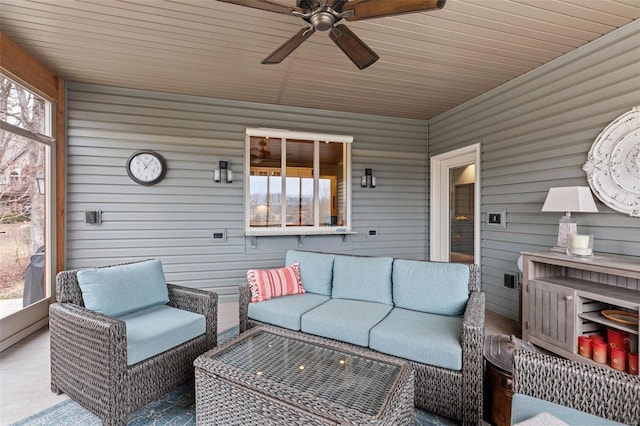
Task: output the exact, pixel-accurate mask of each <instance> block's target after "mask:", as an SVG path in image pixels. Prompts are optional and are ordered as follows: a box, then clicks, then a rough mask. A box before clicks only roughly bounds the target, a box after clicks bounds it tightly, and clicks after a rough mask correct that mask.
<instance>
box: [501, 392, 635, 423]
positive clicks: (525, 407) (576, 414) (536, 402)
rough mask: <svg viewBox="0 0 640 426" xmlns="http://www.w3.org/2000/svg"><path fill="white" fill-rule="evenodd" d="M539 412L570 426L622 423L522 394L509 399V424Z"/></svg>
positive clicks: (519, 421) (530, 417) (526, 418)
mask: <svg viewBox="0 0 640 426" xmlns="http://www.w3.org/2000/svg"><path fill="white" fill-rule="evenodd" d="M539 413H549V414H551V415H552V416H554V417H556V418H558V419H560V420H562V421H563V422H565V423H567V424H569V425H572V426H574V425H575V426H607V425H622V424H623V423H618V422H614V421H613V420H609V419H605V418H602V417H598V416H594V415H593V414H589V413H585V412H584V411H579V410H576V409H573V408H569V407H565V406H564V405H560V404H555V403H553V402H549V401H545V400H543V399H538V398H534V397H532V396H528V395H523V394H519V393H516V394H513V397H512V399H511V424H512V425H516V424H518V423H521V422H523V421H525V420H529V419H532V418H534V417H535V416H536V415H538V414H539Z"/></svg>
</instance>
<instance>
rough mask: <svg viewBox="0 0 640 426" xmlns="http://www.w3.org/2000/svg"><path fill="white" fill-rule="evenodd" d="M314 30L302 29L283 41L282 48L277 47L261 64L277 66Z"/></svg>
mask: <svg viewBox="0 0 640 426" xmlns="http://www.w3.org/2000/svg"><path fill="white" fill-rule="evenodd" d="M315 32H316V30H314V29H313V28H303V29H301V30H300V31H298V33H297V34H296V35H294V36H293V37H291V38H290V39H289V40H287V41H285V42H284V43H283V44H282V46H280V47H278V48H277V49H276V50H274V51H273V53H272V54H271V55H269V56H267V57H266V58H265V59H264V60H263V61H262V63H263V64H279V63H280V62H282V61H283V60H284V59H285V58H286V57H287V56H289V55H290V54H291V52H293V51H294V50H296V48H297V47H298V46H300V45H301V44H302V43H303V42H304V41H305V40H306V39H308V38H309V37H311V36H312V35H313V33H315Z"/></svg>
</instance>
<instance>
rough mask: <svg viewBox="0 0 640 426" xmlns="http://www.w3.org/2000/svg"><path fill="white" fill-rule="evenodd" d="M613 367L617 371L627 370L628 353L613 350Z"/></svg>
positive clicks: (621, 350)
mask: <svg viewBox="0 0 640 426" xmlns="http://www.w3.org/2000/svg"><path fill="white" fill-rule="evenodd" d="M611 367H613V368H614V369H616V370H620V371H626V370H627V351H625V350H623V349H619V348H611Z"/></svg>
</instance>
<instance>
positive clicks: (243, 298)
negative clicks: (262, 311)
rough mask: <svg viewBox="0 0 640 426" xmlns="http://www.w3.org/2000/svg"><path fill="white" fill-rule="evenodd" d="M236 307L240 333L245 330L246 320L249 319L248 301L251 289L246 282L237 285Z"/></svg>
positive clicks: (249, 300)
mask: <svg viewBox="0 0 640 426" xmlns="http://www.w3.org/2000/svg"><path fill="white" fill-rule="evenodd" d="M238 293H239V299H238V309H239V312H238V314H239V316H240V318H239V320H240V333H244V332H245V331H247V322H248V321H249V302H251V289H250V288H249V283H248V282H243V283H241V284H240V285H239V286H238Z"/></svg>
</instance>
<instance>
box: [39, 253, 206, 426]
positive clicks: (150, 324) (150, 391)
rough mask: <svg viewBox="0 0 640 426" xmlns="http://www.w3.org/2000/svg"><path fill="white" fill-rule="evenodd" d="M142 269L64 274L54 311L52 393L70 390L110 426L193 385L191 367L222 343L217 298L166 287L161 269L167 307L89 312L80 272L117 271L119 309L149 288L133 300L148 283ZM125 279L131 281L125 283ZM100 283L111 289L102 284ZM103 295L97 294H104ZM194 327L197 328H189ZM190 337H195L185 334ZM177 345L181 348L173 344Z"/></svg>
mask: <svg viewBox="0 0 640 426" xmlns="http://www.w3.org/2000/svg"><path fill="white" fill-rule="evenodd" d="M156 262H157V261H156ZM143 263H144V262H134V263H131V264H127V265H116V266H114V267H105V268H94V269H84V270H70V271H63V272H60V273H59V274H58V275H57V278H56V292H57V293H56V300H57V303H54V304H52V305H51V306H50V307H49V329H50V339H51V345H50V351H51V390H52V391H53V392H55V393H58V394H60V393H62V392H64V393H65V394H67V395H68V396H69V397H70V398H71V399H73V400H74V401H76V402H78V403H79V404H80V405H82V406H83V407H85V408H86V409H88V410H89V411H91V412H93V413H94V414H96V415H97V416H98V417H100V418H101V420H102V422H103V424H104V425H125V424H127V419H128V418H129V415H130V414H131V413H132V412H133V411H135V410H136V409H138V408H140V407H142V406H144V405H146V404H148V403H149V402H151V401H153V400H154V399H156V398H158V397H159V396H161V395H163V394H165V393H167V392H169V391H170V390H172V389H174V388H175V387H177V386H179V385H180V384H182V383H185V382H187V381H189V380H191V379H193V377H194V368H193V361H194V360H195V359H196V358H197V357H198V356H199V355H200V354H202V353H204V352H206V351H207V350H209V349H211V348H213V347H214V346H216V343H217V303H218V296H217V294H216V293H212V292H207V291H202V290H197V289H192V288H187V287H181V286H177V285H172V284H167V283H166V281H164V275H163V274H162V267H161V266H160V270H159V272H158V274H159V275H161V277H160V279H161V280H162V281H163V282H162V283H161V284H162V286H164V290H163V292H164V296H163V297H167V296H168V303H166V304H165V303H162V302H161V303H159V304H156V305H154V306H152V307H149V308H146V309H140V310H138V311H133V312H132V313H128V314H124V315H121V316H112V315H108V314H105V313H101V312H98V311H95V310H90V309H87V307H85V302H87V300H88V299H87V297H89V293H86V292H85V294H84V297H83V289H81V284H80V283H79V278H78V275H79V274H81V273H82V272H89V271H99V272H107V271H108V272H110V273H111V272H113V271H115V275H116V277H115V278H117V279H118V281H119V283H114V282H110V283H107V284H120V285H121V287H117V285H114V286H113V287H115V288H117V289H118V291H120V293H123V294H120V295H118V294H116V295H113V294H112V295H111V296H112V297H111V299H112V300H111V301H110V302H109V303H113V302H114V301H115V303H116V305H117V306H116V308H121V306H122V305H126V304H129V305H130V306H129V307H130V308H131V306H132V305H131V304H132V303H139V302H140V300H141V299H144V298H145V294H146V293H148V290H147V289H146V288H143V289H140V291H138V294H135V295H132V294H131V293H129V290H130V287H134V286H136V285H137V283H138V282H140V281H145V280H146V279H148V275H149V274H148V270H147V268H146V266H145V267H140V265H143ZM128 267H133V268H139V270H138V275H137V276H131V275H128V274H127V272H128V270H126V268H128ZM121 268H125V272H124V273H122V270H121ZM157 268H158V266H157V264H156V265H155V270H156V271H157ZM125 275H126V276H127V277H128V278H130V279H124V278H123V276H125ZM94 283H95V284H100V287H102V288H105V287H111V285H101V284H105V283H104V282H99V280H94ZM123 286H124V287H129V288H124V287H123ZM160 289H161V290H162V287H160ZM100 291H101V290H100V289H99V290H98V292H97V294H98V295H100V294H104V293H100ZM92 296H96V294H95V293H94V294H93V295H92ZM92 303H94V302H92ZM90 305H91V304H90V303H87V306H90ZM104 309H105V308H101V310H104ZM132 318H133V319H132ZM185 318H186V319H185ZM139 321H142V322H139ZM189 321H191V323H190V324H187V322H189ZM193 324H196V325H195V331H194V326H193ZM165 327H166V328H170V327H172V329H171V330H164V329H163V328H165ZM188 327H191V329H190V330H186V328H188ZM136 328H137V331H136V334H135V335H134V336H132V335H131V333H133V332H134V330H136ZM187 332H188V333H191V334H190V335H189V336H186V334H187ZM198 333H201V334H198ZM145 334H146V335H145ZM181 334H182V335H181ZM192 335H193V336H195V337H191V336H192ZM128 337H129V339H128ZM145 339H146V341H145ZM175 339H178V340H182V341H183V342H182V343H179V344H175V342H172V341H173V340H175ZM185 339H188V340H185ZM150 340H154V341H150ZM132 341H133V342H134V343H132ZM136 346H137V347H136ZM163 346H164V347H166V348H163ZM149 351H151V352H152V353H153V354H152V355H149ZM154 352H155V353H154Z"/></svg>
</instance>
